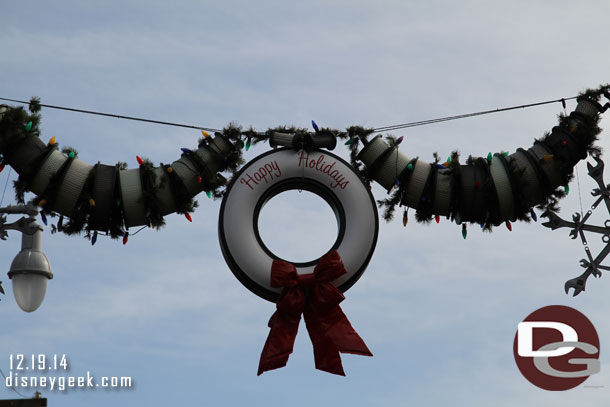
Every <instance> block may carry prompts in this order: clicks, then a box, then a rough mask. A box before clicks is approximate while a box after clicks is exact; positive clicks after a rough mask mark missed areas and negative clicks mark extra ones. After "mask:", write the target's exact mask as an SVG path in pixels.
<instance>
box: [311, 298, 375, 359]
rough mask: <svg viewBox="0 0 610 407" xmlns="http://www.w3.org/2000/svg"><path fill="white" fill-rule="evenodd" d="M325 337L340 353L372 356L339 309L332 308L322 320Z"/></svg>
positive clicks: (337, 307)
mask: <svg viewBox="0 0 610 407" xmlns="http://www.w3.org/2000/svg"><path fill="white" fill-rule="evenodd" d="M322 324H323V325H324V326H325V327H326V335H327V336H328V337H329V338H330V340H331V341H332V342H333V343H334V344H335V345H336V346H337V349H338V350H339V352H341V353H352V354H355V355H362V356H373V354H372V353H371V351H370V350H369V348H368V347H367V346H366V344H365V343H364V341H363V340H362V338H361V337H360V335H358V333H357V332H356V330H355V329H354V327H352V324H351V323H350V322H349V320H348V319H347V316H345V314H344V313H343V310H342V309H341V307H339V306H336V307H335V308H333V309H332V310H331V311H330V312H329V313H328V314H327V315H326V316H325V317H324V318H323V319H322Z"/></svg>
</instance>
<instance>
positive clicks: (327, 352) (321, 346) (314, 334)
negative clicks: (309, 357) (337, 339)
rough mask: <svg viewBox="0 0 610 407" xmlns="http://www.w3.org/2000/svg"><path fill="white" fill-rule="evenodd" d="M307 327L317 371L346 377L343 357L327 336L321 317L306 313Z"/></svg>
mask: <svg viewBox="0 0 610 407" xmlns="http://www.w3.org/2000/svg"><path fill="white" fill-rule="evenodd" d="M304 317H305V318H304V319H305V326H306V327H307V332H308V333H309V338H310V339H311V344H312V345H313V357H314V361H315V364H316V369H318V370H322V371H324V372H328V373H332V374H336V375H339V376H345V371H344V370H343V364H342V363H341V355H340V354H339V349H338V348H337V346H335V343H334V342H333V341H332V339H331V338H330V337H329V336H327V335H326V329H325V328H324V326H323V324H322V321H321V320H320V318H319V316H318V315H316V314H314V313H312V312H310V311H305V313H304Z"/></svg>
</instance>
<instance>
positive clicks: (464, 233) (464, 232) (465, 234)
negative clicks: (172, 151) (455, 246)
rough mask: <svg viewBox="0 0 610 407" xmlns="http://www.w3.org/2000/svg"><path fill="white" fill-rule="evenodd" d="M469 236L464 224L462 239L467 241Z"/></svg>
mask: <svg viewBox="0 0 610 407" xmlns="http://www.w3.org/2000/svg"><path fill="white" fill-rule="evenodd" d="M467 235H468V231H467V230H466V224H465V223H462V237H463V238H464V239H466V236H467Z"/></svg>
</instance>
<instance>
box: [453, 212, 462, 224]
mask: <svg viewBox="0 0 610 407" xmlns="http://www.w3.org/2000/svg"><path fill="white" fill-rule="evenodd" d="M453 219H454V220H455V223H457V224H458V225H459V224H460V223H462V217H461V216H460V213H459V212H456V213H455V217H454V218H453Z"/></svg>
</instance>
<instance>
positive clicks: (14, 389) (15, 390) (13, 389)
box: [0, 369, 28, 399]
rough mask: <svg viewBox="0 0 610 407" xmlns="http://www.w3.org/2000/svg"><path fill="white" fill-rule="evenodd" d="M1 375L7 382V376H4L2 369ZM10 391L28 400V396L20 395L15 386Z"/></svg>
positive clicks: (0, 370)
mask: <svg viewBox="0 0 610 407" xmlns="http://www.w3.org/2000/svg"><path fill="white" fill-rule="evenodd" d="M0 373H2V377H4V380H5V382H6V376H5V375H4V372H3V371H2V369H0ZM9 389H11V390H12V391H14V392H15V393H17V394H19V395H20V396H21V397H23V398H24V399H26V398H28V397H27V396H26V395H24V394H22V393H20V392H19V391H17V389H16V388H15V386H10V387H9Z"/></svg>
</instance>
